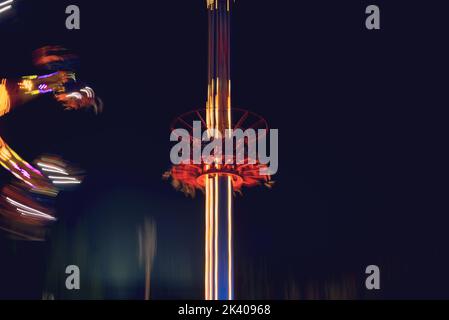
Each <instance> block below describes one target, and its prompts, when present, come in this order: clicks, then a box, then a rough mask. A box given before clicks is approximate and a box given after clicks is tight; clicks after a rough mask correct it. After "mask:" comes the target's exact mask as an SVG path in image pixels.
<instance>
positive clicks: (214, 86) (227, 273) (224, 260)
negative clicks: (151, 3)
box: [169, 0, 271, 300]
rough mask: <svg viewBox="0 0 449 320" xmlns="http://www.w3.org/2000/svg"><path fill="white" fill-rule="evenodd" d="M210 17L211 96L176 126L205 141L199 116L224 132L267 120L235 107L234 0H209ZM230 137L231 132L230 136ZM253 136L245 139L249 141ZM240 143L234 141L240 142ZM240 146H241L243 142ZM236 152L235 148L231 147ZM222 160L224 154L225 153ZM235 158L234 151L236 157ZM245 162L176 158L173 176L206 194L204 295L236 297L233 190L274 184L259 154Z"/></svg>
mask: <svg viewBox="0 0 449 320" xmlns="http://www.w3.org/2000/svg"><path fill="white" fill-rule="evenodd" d="M206 2H207V10H208V20H209V54H208V57H209V58H208V59H209V61H208V90H207V92H208V96H207V102H206V109H200V110H195V111H191V112H188V113H186V114H184V115H182V116H180V117H178V118H177V119H176V120H175V121H174V123H173V124H172V130H174V129H177V128H184V129H186V130H187V131H188V132H190V139H191V142H192V143H193V144H195V143H198V144H202V143H203V141H198V139H197V138H196V136H195V135H194V134H193V130H194V127H193V126H192V125H191V124H192V122H193V121H200V122H201V127H202V129H204V130H206V131H207V130H210V129H215V130H217V131H219V132H220V136H221V137H222V138H226V136H225V134H228V133H227V132H229V131H226V130H227V129H241V130H245V129H247V128H251V129H255V130H259V132H261V131H262V132H266V131H267V130H268V125H267V123H266V121H265V120H264V119H263V118H262V117H260V116H258V115H257V114H255V113H252V112H250V111H246V110H242V109H235V108H231V76H230V35H231V30H230V14H231V9H232V4H233V1H232V0H206ZM230 138H232V137H230ZM248 142H249V140H244V144H245V145H246V144H248ZM237 147H238V146H236V148H237ZM240 147H241V146H240ZM233 154H234V155H235V153H233ZM220 157H223V158H222V159H220V160H224V155H223V156H220ZM234 160H235V157H234ZM248 160H249V159H248V157H247V156H246V155H245V161H244V162H243V163H239V164H236V161H231V162H230V161H216V162H214V163H209V164H208V163H206V162H205V161H204V159H203V160H202V161H201V163H199V164H198V163H197V164H178V165H175V166H173V167H172V168H171V170H170V171H169V176H171V178H172V179H173V181H175V182H176V183H175V185H177V186H182V188H183V190H195V189H200V190H202V191H203V192H204V194H205V198H206V199H205V273H204V282H205V292H204V294H205V299H206V300H232V299H234V254H233V230H232V229H233V194H234V191H240V189H241V188H242V187H244V186H246V187H251V186H255V185H260V184H266V185H267V186H269V185H270V182H271V178H270V176H269V175H261V174H260V169H261V168H263V167H264V165H263V164H260V163H259V162H258V161H257V160H255V159H253V160H255V161H253V162H251V161H248Z"/></svg>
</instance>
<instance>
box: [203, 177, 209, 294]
mask: <svg viewBox="0 0 449 320" xmlns="http://www.w3.org/2000/svg"><path fill="white" fill-rule="evenodd" d="M205 182H206V186H205V188H206V204H205V205H206V233H205V234H206V239H205V242H206V248H205V252H204V259H205V263H204V264H205V266H204V291H205V292H204V296H205V297H206V300H210V296H209V285H210V284H209V283H210V282H209V237H210V234H209V232H210V225H209V224H210V222H209V176H208V175H206V179H205Z"/></svg>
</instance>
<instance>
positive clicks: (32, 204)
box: [0, 46, 103, 241]
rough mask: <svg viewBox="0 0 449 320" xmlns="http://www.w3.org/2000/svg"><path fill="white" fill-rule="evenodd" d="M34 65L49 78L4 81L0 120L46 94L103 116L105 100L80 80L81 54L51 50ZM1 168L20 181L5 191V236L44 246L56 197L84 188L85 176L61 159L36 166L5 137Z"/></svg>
mask: <svg viewBox="0 0 449 320" xmlns="http://www.w3.org/2000/svg"><path fill="white" fill-rule="evenodd" d="M33 62H34V65H35V66H36V67H37V68H39V69H42V70H45V71H46V72H47V73H45V74H42V75H27V76H23V77H21V78H20V79H1V83H0V116H3V115H6V114H7V113H9V112H11V111H12V110H13V109H14V108H16V107H17V106H20V105H23V104H25V103H27V102H29V101H31V100H32V99H33V98H35V97H37V96H40V95H44V94H52V95H53V96H54V98H55V99H56V100H57V101H58V102H59V103H60V104H61V105H62V106H63V107H64V108H65V109H66V110H79V109H87V108H89V109H92V110H93V111H94V112H95V113H96V114H98V113H100V112H101V111H102V108H103V103H102V101H101V99H99V98H98V97H97V96H96V95H95V92H94V90H93V89H92V88H91V87H88V86H86V85H85V84H84V83H83V82H81V81H79V80H78V79H77V77H76V72H75V71H76V69H77V67H78V64H79V59H78V57H77V56H76V55H75V54H73V53H70V52H69V51H68V50H66V49H65V48H63V47H60V46H46V47H43V48H40V49H38V50H36V51H35V52H34V54H33ZM0 165H1V166H2V167H4V168H5V169H6V170H8V171H9V172H10V173H11V174H12V175H13V176H14V177H15V179H14V180H13V181H12V182H11V183H10V184H8V185H6V186H4V187H3V188H2V190H1V194H0V230H3V231H5V232H7V234H8V235H9V236H11V237H13V238H15V239H20V240H32V241H42V240H44V239H45V235H46V233H47V230H48V226H49V225H50V224H51V223H52V222H54V221H56V220H57V218H56V213H55V209H54V204H55V198H56V196H57V195H58V193H59V192H60V191H61V190H66V189H68V188H71V187H73V186H76V185H79V184H80V183H81V182H82V181H83V177H84V173H83V171H82V170H81V169H79V168H77V167H76V166H74V165H73V164H70V163H69V162H67V161H65V160H63V159H62V158H61V157H59V156H48V155H47V156H41V157H39V158H38V159H37V160H35V161H34V162H33V164H30V163H28V162H27V161H25V160H23V159H22V158H21V157H20V156H19V155H18V154H17V153H16V152H14V150H13V149H12V148H11V147H10V146H8V145H7V144H6V142H5V141H4V140H3V139H2V138H1V137H0Z"/></svg>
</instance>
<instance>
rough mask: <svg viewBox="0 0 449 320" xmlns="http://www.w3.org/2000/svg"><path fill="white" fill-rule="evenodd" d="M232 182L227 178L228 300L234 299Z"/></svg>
mask: <svg viewBox="0 0 449 320" xmlns="http://www.w3.org/2000/svg"><path fill="white" fill-rule="evenodd" d="M232 260H233V255H232V180H231V177H230V176H228V299H229V300H232V299H234V297H233V296H232V295H233V288H232V287H233V283H232V272H233V270H232Z"/></svg>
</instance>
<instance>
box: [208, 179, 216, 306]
mask: <svg viewBox="0 0 449 320" xmlns="http://www.w3.org/2000/svg"><path fill="white" fill-rule="evenodd" d="M213 197H214V186H213V181H212V178H209V208H208V210H209V223H210V228H209V298H210V299H213V288H214V274H213V270H214V256H213V253H214V249H213V234H214V226H215V224H214V217H213V204H214V202H213V201H214V200H213Z"/></svg>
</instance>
